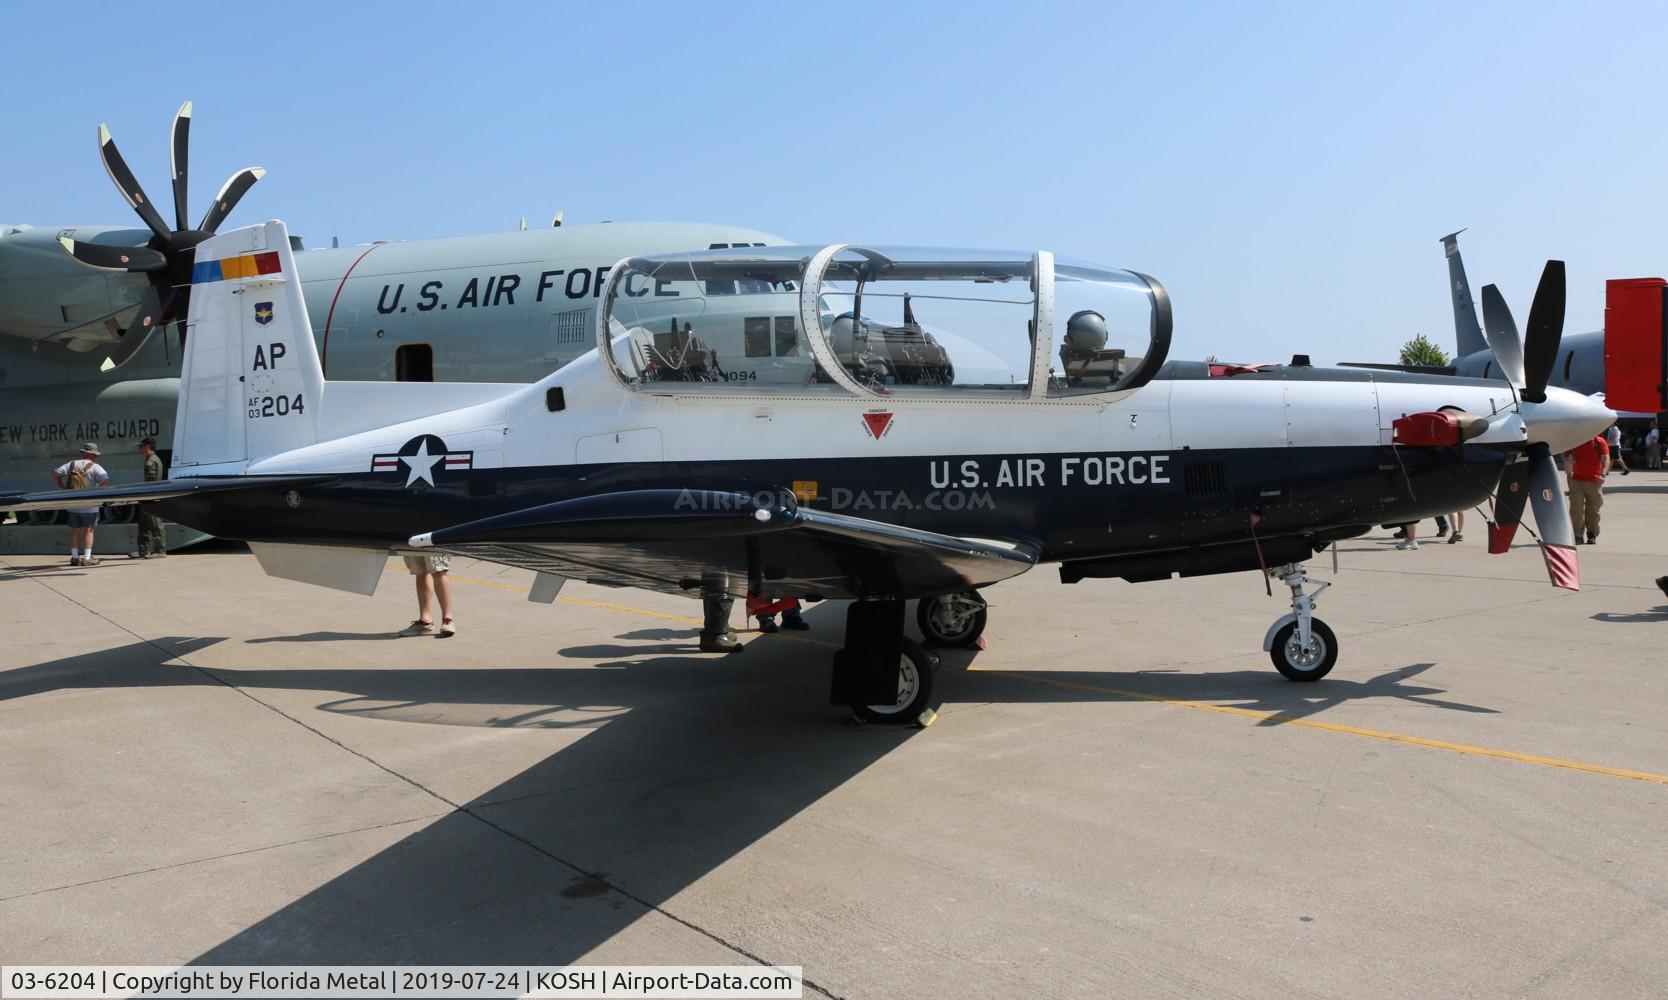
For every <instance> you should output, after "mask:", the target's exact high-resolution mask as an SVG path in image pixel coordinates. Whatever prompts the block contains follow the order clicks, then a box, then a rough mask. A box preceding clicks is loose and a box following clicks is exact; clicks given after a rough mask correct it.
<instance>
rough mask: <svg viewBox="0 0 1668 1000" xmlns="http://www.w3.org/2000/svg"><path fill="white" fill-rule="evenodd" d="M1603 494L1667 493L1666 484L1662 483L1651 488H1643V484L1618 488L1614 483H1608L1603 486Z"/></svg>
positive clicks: (1667, 487)
mask: <svg viewBox="0 0 1668 1000" xmlns="http://www.w3.org/2000/svg"><path fill="white" fill-rule="evenodd" d="M1604 492H1605V493H1607V494H1609V493H1668V483H1662V484H1660V485H1652V486H1645V485H1643V484H1640V485H1638V486H1618V485H1616V484H1615V483H1614V481H1612V482H1609V483H1606V484H1605V486H1604Z"/></svg>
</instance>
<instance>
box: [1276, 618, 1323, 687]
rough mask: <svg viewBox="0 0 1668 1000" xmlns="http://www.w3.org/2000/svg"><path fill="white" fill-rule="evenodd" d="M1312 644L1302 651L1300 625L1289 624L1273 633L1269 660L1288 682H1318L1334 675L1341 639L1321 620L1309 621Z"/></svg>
mask: <svg viewBox="0 0 1668 1000" xmlns="http://www.w3.org/2000/svg"><path fill="white" fill-rule="evenodd" d="M1309 645H1310V648H1309V649H1307V650H1305V649H1302V648H1301V647H1300V646H1299V645H1298V642H1297V622H1287V623H1286V624H1284V625H1282V626H1280V631H1278V632H1276V633H1274V645H1273V646H1272V647H1271V648H1270V649H1269V651H1268V656H1269V659H1271V660H1273V661H1274V669H1276V670H1278V671H1280V675H1281V676H1282V677H1284V678H1286V679H1287V680H1289V681H1300V682H1307V681H1318V680H1320V679H1321V678H1322V677H1325V676H1326V675H1327V674H1328V673H1330V672H1331V670H1332V666H1333V664H1335V663H1337V662H1338V637H1337V636H1335V635H1333V634H1332V630H1331V629H1330V628H1328V627H1327V625H1326V623H1325V622H1323V621H1321V620H1320V619H1319V618H1311V619H1309Z"/></svg>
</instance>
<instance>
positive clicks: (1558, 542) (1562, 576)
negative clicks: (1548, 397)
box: [1529, 296, 1581, 590]
mask: <svg viewBox="0 0 1668 1000" xmlns="http://www.w3.org/2000/svg"><path fill="white" fill-rule="evenodd" d="M1537 298H1538V296H1537ZM1529 502H1530V503H1531V504H1532V505H1534V508H1535V524H1536V526H1537V527H1539V528H1540V532H1541V556H1542V557H1543V558H1545V559H1546V571H1547V574H1548V575H1549V576H1551V577H1552V585H1553V586H1555V587H1562V588H1564V589H1565V590H1580V589H1581V566H1580V564H1579V563H1578V562H1577V560H1576V554H1575V527H1574V526H1573V525H1571V524H1570V508H1569V504H1568V503H1566V502H1565V500H1564V484H1563V482H1562V481H1561V480H1560V479H1559V478H1558V467H1557V466H1556V465H1554V464H1553V463H1552V449H1551V448H1548V447H1547V446H1546V443H1545V442H1542V441H1537V442H1535V443H1534V444H1531V445H1530V446H1529Z"/></svg>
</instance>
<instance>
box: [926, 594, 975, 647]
mask: <svg viewBox="0 0 1668 1000" xmlns="http://www.w3.org/2000/svg"><path fill="white" fill-rule="evenodd" d="M989 618H990V609H989V608H988V607H987V606H986V605H985V599H984V598H983V597H980V596H979V592H978V591H976V590H967V591H963V592H962V593H959V594H942V595H940V596H938V597H923V598H922V599H921V603H920V604H919V605H917V606H916V608H915V624H917V625H919V626H920V627H921V635H922V636H923V637H924V638H925V639H926V640H927V642H928V643H929V644H931V645H934V646H968V647H972V646H976V645H978V642H979V637H980V636H982V635H984V634H985V623H986V622H987V621H988V620H989Z"/></svg>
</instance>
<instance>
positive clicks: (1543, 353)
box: [1523, 260, 1564, 403]
mask: <svg viewBox="0 0 1668 1000" xmlns="http://www.w3.org/2000/svg"><path fill="white" fill-rule="evenodd" d="M1563 336H1564V262H1563V261H1561V260H1549V261H1547V262H1546V268H1545V270H1543V271H1541V283H1540V284H1539V285H1538V286H1536V288H1535V301H1534V304H1533V305H1531V306H1530V307H1529V333H1528V335H1527V338H1526V339H1525V340H1524V342H1523V368H1524V372H1525V376H1526V377H1525V378H1524V381H1523V386H1524V388H1523V398H1524V399H1526V400H1528V401H1529V402H1531V403H1544V402H1546V382H1547V379H1549V378H1551V377H1552V366H1553V365H1554V364H1556V363H1557V361H1558V344H1559V341H1561V340H1562V339H1563Z"/></svg>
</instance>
